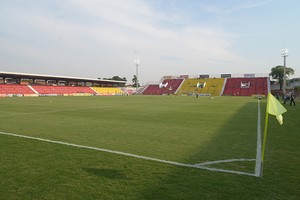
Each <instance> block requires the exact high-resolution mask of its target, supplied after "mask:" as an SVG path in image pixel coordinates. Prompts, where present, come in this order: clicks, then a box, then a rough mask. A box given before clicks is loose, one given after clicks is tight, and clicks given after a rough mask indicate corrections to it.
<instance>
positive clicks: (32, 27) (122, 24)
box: [0, 0, 242, 81]
mask: <svg viewBox="0 0 300 200" xmlns="http://www.w3.org/2000/svg"><path fill="white" fill-rule="evenodd" d="M52 3H53V5H52V6H51V9H50V8H49V5H40V6H38V7H39V9H36V7H31V6H27V7H18V6H16V5H12V6H11V7H9V8H8V10H9V11H7V12H6V13H5V14H7V15H8V18H9V21H10V22H11V24H9V25H7V26H8V27H7V29H6V30H1V29H0V30H1V31H2V32H5V33H6V34H7V35H9V36H10V37H3V38H2V41H3V40H5V46H3V45H1V47H0V51H6V50H7V51H10V52H15V53H14V54H10V58H6V59H20V60H24V61H25V60H26V63H27V65H30V63H35V64H32V65H37V64H41V65H42V66H43V67H41V68H39V69H38V70H39V71H38V72H34V71H32V72H33V73H44V71H47V72H49V71H51V70H52V71H53V72H51V74H58V75H60V74H61V73H64V74H63V75H72V76H80V75H81V74H83V75H85V76H94V75H95V73H99V74H100V73H101V75H97V76H102V75H103V76H113V75H120V76H122V77H123V76H127V79H129V80H130V79H131V76H133V73H134V69H133V66H134V64H133V59H134V58H135V57H139V58H140V59H141V67H144V69H143V70H144V74H142V75H141V76H140V77H141V78H142V79H144V81H147V80H153V79H154V80H157V79H158V78H159V77H161V76H162V75H165V74H173V75H174V74H181V73H199V71H201V70H203V71H204V70H206V71H207V72H209V71H210V70H209V69H207V66H210V65H219V63H216V60H223V61H226V62H227V63H240V62H242V60H241V58H240V57H239V56H238V55H236V54H235V53H234V52H232V51H231V46H232V44H233V43H234V42H235V38H236V36H235V35H232V34H230V33H227V32H226V31H224V30H223V29H222V28H220V27H213V26H212V25H211V26H207V25H201V24H193V25H191V24H189V23H186V24H181V25H180V26H176V27H174V26H172V25H170V26H169V25H168V24H173V23H174V21H173V20H174V19H179V18H180V16H178V15H177V16H175V15H174V14H168V13H167V12H165V13H161V12H157V11H156V10H155V9H154V8H153V7H152V6H151V5H150V4H148V2H147V1H138V0H127V1H122V0H113V1H106V0H102V1H96V0H67V1H63V2H62V1H53V2H52ZM40 4H42V3H40ZM13 11H14V12H16V11H17V15H14V16H13V15H12V14H11V13H14V12H13ZM185 17H186V16H185ZM0 37H1V36H0ZM16 41H17V42H16ZM3 44H4V42H3ZM5 48H6V49H5ZM16 54H17V55H16ZM14 56H15V57H14ZM21 58H23V59H21ZM6 63H10V62H9V61H6ZM11 63H14V62H11ZM61 66H66V68H65V69H64V70H62V67H61ZM70 66H72V67H70ZM71 69H72V70H71ZM83 69H85V70H87V71H84V72H83V71H82V70H83ZM24 70H26V69H24ZM68 70H70V71H69V72H68ZM143 70H142V71H143ZM62 71H63V72H62ZM25 72H26V71H25ZM103 76H102V77H103Z"/></svg>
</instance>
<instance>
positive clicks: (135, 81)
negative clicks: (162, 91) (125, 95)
mask: <svg viewBox="0 0 300 200" xmlns="http://www.w3.org/2000/svg"><path fill="white" fill-rule="evenodd" d="M137 82H138V80H137V77H136V75H134V76H133V79H132V87H136V84H137ZM137 85H138V87H140V84H139V83H138V84H137Z"/></svg>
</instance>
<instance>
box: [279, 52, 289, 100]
mask: <svg viewBox="0 0 300 200" xmlns="http://www.w3.org/2000/svg"><path fill="white" fill-rule="evenodd" d="M281 56H282V57H283V85H282V92H283V94H285V92H286V57H287V56H288V50H287V49H282V50H281Z"/></svg>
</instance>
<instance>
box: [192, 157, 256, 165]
mask: <svg viewBox="0 0 300 200" xmlns="http://www.w3.org/2000/svg"><path fill="white" fill-rule="evenodd" d="M244 161H255V159H254V158H250V159H248V158H239V159H228V160H216V161H208V162H202V163H198V164H195V165H197V166H204V165H213V164H218V163H227V162H244Z"/></svg>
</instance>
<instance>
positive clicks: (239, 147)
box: [0, 97, 257, 163]
mask: <svg viewBox="0 0 300 200" xmlns="http://www.w3.org/2000/svg"><path fill="white" fill-rule="evenodd" d="M40 99H41V100H40ZM25 100H26V101H25V102H21V101H20V100H19V103H20V104H24V105H23V106H24V107H26V109H29V108H30V107H31V108H32V111H31V112H34V111H35V110H40V109H41V108H43V109H47V110H48V111H49V110H50V109H53V110H55V111H59V112H53V113H40V114H36V115H30V116H22V115H21V116H8V117H7V118H5V119H3V120H1V122H0V123H2V126H1V127H2V130H1V131H3V132H11V133H22V134H25V135H29V136H34V137H40V138H45V139H51V140H57V141H64V142H69V143H75V144H81V145H86V146H93V147H99V148H105V149H113V150H116V151H122V152H128V153H132V154H138V155H143V156H147V157H155V158H158V159H164V160H174V161H176V162H183V163H199V162H203V161H211V160H225V159H233V158H254V157H255V149H256V143H255V141H256V118H257V104H256V103H254V102H255V100H254V99H249V98H247V99H245V98H241V99H238V100H236V99H233V98H231V99H228V98H221V97H220V98H215V99H214V100H210V99H209V98H206V97H205V98H199V99H196V98H190V97H103V98H102V97H65V98H63V97H58V99H56V98H55V97H52V98H33V99H30V100H31V101H29V100H28V99H25ZM40 101H42V102H40ZM249 102H250V103H249ZM70 105H72V106H73V109H79V110H70V109H71V108H70ZM118 105H119V106H118ZM18 106H20V105H18ZM90 106H95V107H97V106H99V108H95V109H84V108H88V107H90ZM100 106H107V107H100ZM66 108H68V109H69V110H67V109H66ZM243 109H244V110H243ZM7 110H9V109H7ZM64 110H65V111H64ZM245 112H247V114H248V116H247V117H243V115H244V113H245ZM16 121H17V126H11V124H13V123H14V124H15V122H16ZM236 126H240V127H241V128H238V127H236ZM245 147H246V148H245Z"/></svg>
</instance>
